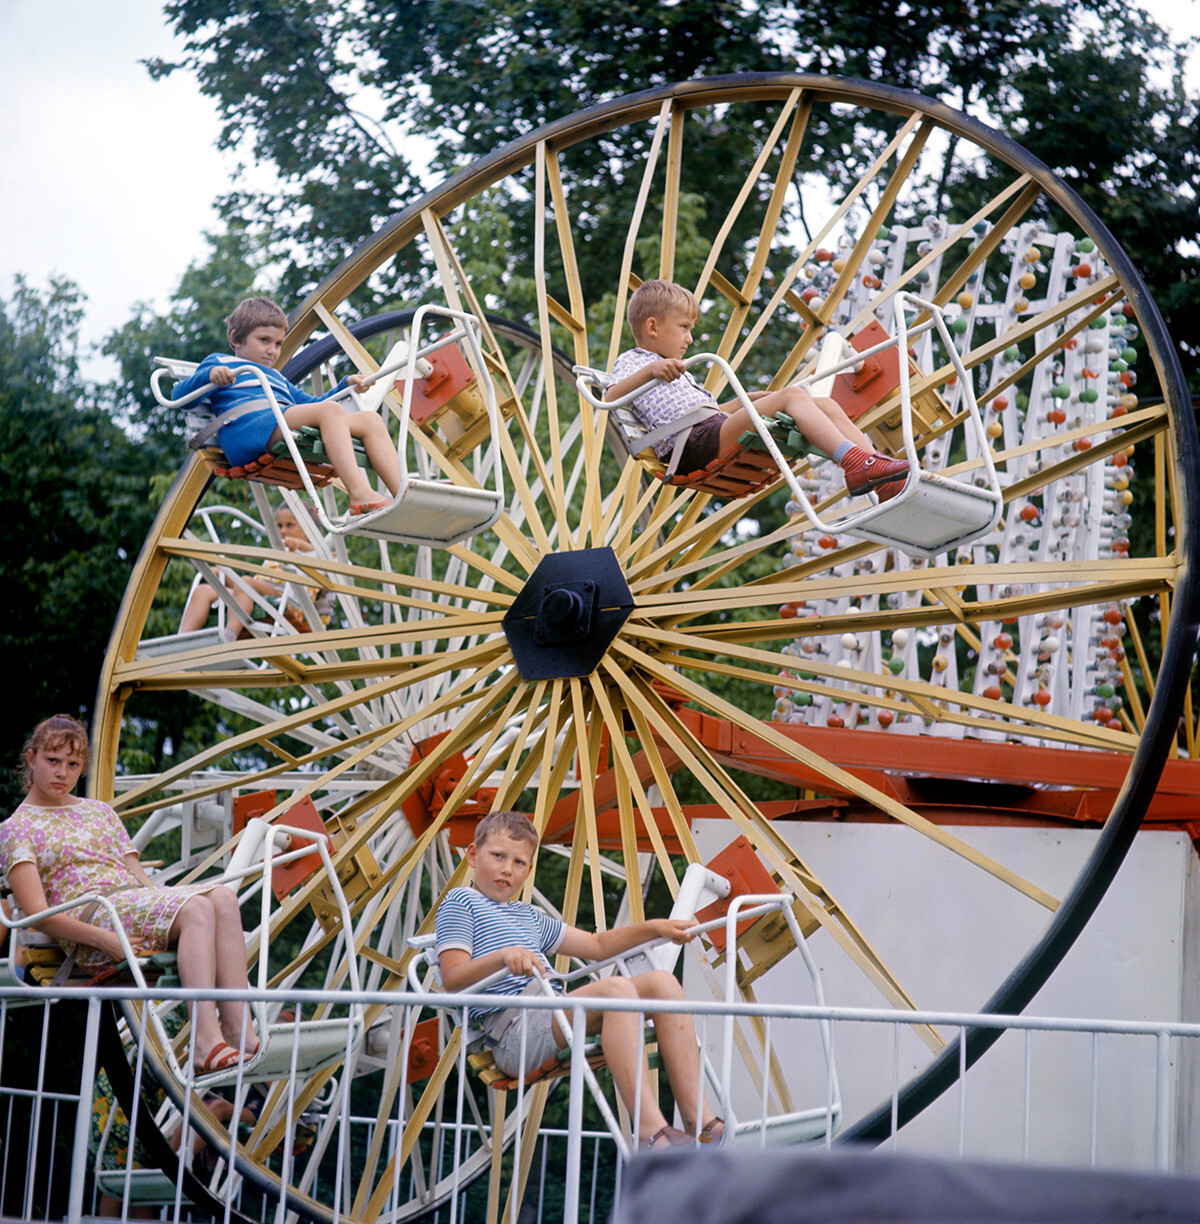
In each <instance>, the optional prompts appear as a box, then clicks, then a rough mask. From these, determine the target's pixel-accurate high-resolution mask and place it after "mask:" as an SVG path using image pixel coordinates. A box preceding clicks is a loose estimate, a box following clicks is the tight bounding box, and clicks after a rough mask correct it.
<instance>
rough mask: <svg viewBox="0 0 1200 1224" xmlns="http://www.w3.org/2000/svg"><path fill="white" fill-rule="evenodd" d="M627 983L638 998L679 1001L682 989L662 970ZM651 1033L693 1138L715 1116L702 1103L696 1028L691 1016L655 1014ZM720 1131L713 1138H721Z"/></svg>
mask: <svg viewBox="0 0 1200 1224" xmlns="http://www.w3.org/2000/svg"><path fill="white" fill-rule="evenodd" d="M629 980H630V984H631V985H632V986H633V988H634V989H635V990H636V991H637V994H638V997H639V998H641V999H647V1000H653V999H682V998H683V997H684V995H683V988H682V987H681V986H680V984H679V981H678V979H677V978H676V977H675V976H674V974H670V973H666V972H664V971H662V970H654V971H652V972H650V973H639V974H638V975H637V976H636V977H633V978H630V979H629ZM650 1015H651V1017H652V1019H653V1020H654V1032H655V1035H656V1036H657V1037H658V1051H659V1053H660V1054H661V1055H662V1060H663V1066H664V1067H665V1068H666V1072H667V1079H668V1080H669V1081H670V1084H671V1091H672V1093H674V1095H675V1103H676V1105H678V1106H679V1112H680V1114H682V1116H683V1122H684V1126H685V1127H686V1129H687V1131H688V1134H691V1135H695V1134H696V1133H697V1132H698V1131H699V1130H700V1129H701V1128H702V1127H705V1126H708V1125H709V1123H711V1122H713V1121H714V1120H715V1119H714V1115H713V1114H712V1112H711V1111H710V1110H709V1109H708V1106H707V1105H706V1104H705V1101H704V1093H703V1091H702V1090H701V1087H700V1047H699V1045H698V1043H697V1041H696V1028H695V1025H693V1023H692V1018H691V1016H686V1015H683V1014H681V1013H679V1012H655V1011H653V1010H650ZM723 1133H724V1132H723V1130H722V1131H721V1133H720V1134H718V1135H717V1136H716V1137H717V1138H720V1135H721V1134H723Z"/></svg>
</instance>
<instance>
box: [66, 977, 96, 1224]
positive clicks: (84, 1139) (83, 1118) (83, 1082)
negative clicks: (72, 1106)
mask: <svg viewBox="0 0 1200 1224" xmlns="http://www.w3.org/2000/svg"><path fill="white" fill-rule="evenodd" d="M87 1008H88V1010H87V1028H86V1030H85V1031H84V1037H83V1067H82V1068H81V1070H80V1072H79V1108H78V1110H77V1111H76V1113H75V1141H74V1148H73V1149H72V1152H71V1183H70V1191H69V1193H68V1197H67V1220H68V1221H69V1224H78V1222H79V1220H80V1219H81V1218H82V1216H83V1188H84V1182H85V1181H86V1179H87V1167H88V1138H89V1134H90V1131H91V1125H92V1097H93V1095H94V1094H95V1090H96V1046H97V1044H98V1043H99V1039H100V999H99V996H97V995H92V997H91V998H90V999H88V1005H87Z"/></svg>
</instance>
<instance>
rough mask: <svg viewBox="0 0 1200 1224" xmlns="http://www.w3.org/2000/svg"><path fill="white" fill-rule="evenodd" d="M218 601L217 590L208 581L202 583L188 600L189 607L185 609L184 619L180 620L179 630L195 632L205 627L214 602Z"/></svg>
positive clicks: (181, 631)
mask: <svg viewBox="0 0 1200 1224" xmlns="http://www.w3.org/2000/svg"><path fill="white" fill-rule="evenodd" d="M216 602H217V593H216V591H214V590H213V589H212V587H210V586H209V585H208V583H207V582H202V583H200V585H199V586H198V587H197V588H196V589H195V590H194V591H193V592H192V595H191V598H190V599H189V600H188V601H187V607H186V608H184V610H183V619H182V620H181V621H180V622H179V632H180V633H194V632H195V631H196V630H197V629H203V628H204V626H205V625H206V624H207V623H208V614H209V613H210V612H211V611H212V607H213V604H215V603H216Z"/></svg>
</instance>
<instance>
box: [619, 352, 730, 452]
mask: <svg viewBox="0 0 1200 1224" xmlns="http://www.w3.org/2000/svg"><path fill="white" fill-rule="evenodd" d="M661 360H662V357H661V356H660V355H659V354H658V353H651V352H650V351H649V350H647V349H644V348H632V349H626V350H625V352H623V353H622V354H621V355H620V356H619V357H618V358H617V359H616V361H615V362H613V368H612V378H613V381H614V382H620V381H621V380H622V379H624V378H628V377H629V376H630V375H631V374H636V373H637V372H638V370H640V369H641V368H642V367H643V366H646V365H649V364H650V362H652V361H661ZM631 407H632V408H633V410H634V411H635V412H636V413H637V414H638V418H639V419H640V420H641V422H642V424H643V425H645V427H646V428H647V429H648V430H654V429H659V428H660V427H662V426H663V425H669V424H670V423H671V422H672V421H677V420H679V418H680V417H682V416H686V415H687V414H688V413H689V412H693V411H694V410H695V409H697V408H704V407H711V408H712V410H713V412H714V413H716V412H720V408H719V407H718V406H717V399H716V396H715V395H713V394H712V392H711V391H706V390H705V389H704V388H703V387H702V386H701V385H700V384H699V383H698V382H697V381H696V380H695V379H694V378H693V377H692V375H691V371H688V370H685V371H684V373H683V374H681V375H680V376H679V377H678V378H676V379H675V380H674V381H673V382H664V383H660V384H659V385H658V386H657V387H651V388H650V389H649V390H647V391H644V392H642V394H641V395H639V396H638V397H637V399H635V400H634V401H633V403H632V405H631ZM689 428H690V426H689ZM674 446H675V437H674V435H672V436H671V437H668V438H664V439H663V440H662V441H661V442H658V443H656V444H655V447H654V453H655V454H656V455H657V456H658V457H659V458H660V459H666V458H668V457H669V456H670V454H671V450H672V448H673V447H674Z"/></svg>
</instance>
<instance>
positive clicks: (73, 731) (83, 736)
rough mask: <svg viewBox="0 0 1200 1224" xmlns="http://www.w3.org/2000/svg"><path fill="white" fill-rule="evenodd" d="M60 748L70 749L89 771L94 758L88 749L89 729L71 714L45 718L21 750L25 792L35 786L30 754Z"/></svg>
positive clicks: (21, 771)
mask: <svg viewBox="0 0 1200 1224" xmlns="http://www.w3.org/2000/svg"><path fill="white" fill-rule="evenodd" d="M58 748H69V749H70V750H71V751H72V752H74V753H75V754H76V755H77V756H78V757H79V758H80V759H81V760H82V761H83V767H84V769H87V767H88V762H89V761H90V760H91V758H92V752H91V749H90V748H89V747H88V732H87V727H85V726H84V725H83V723H81V722H80V721H79V719H77V718H72V717H71V715H70V714H52V715H51V716H50V717H49V718H43V719H42V721H41V722H40V723H38V725H37V726H36V727H34V729H33V734H32V735H31V736H30V737H29V738H28V739H27V740H26V741H25V746H24V747H23V748H22V749H21V766H20V775H21V786H22V787H23V788H24V789H25V790H29V788H30V787H31V786H32V785H33V772H32V770H30V768H29V754H30V753H32V754H33V755H34V756H37V754H38V753H39V752H41V751H42V750H43V749H44V750H45V751H46V752H53V751H54V750H55V749H58Z"/></svg>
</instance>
